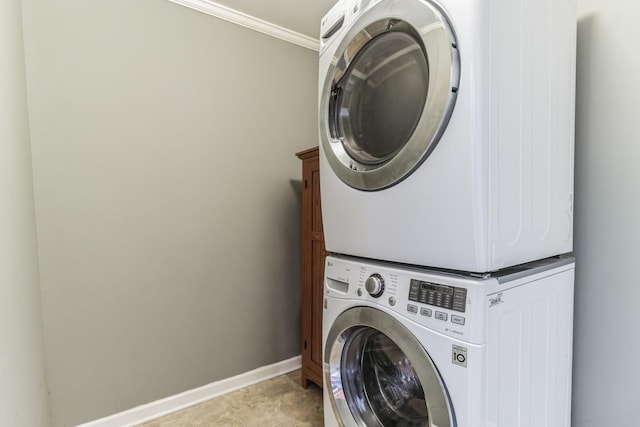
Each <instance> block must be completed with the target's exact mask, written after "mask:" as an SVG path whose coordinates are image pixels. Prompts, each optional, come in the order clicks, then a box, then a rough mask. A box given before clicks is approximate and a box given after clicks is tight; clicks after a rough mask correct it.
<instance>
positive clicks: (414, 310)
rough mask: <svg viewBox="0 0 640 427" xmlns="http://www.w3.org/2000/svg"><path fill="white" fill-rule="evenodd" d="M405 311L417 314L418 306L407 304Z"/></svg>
mask: <svg viewBox="0 0 640 427" xmlns="http://www.w3.org/2000/svg"><path fill="white" fill-rule="evenodd" d="M407 311H408V312H409V313H413V314H418V306H417V305H413V304H407Z"/></svg>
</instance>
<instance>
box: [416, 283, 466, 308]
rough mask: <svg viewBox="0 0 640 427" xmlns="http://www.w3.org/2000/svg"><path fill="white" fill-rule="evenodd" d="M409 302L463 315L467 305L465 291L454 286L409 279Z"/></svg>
mask: <svg viewBox="0 0 640 427" xmlns="http://www.w3.org/2000/svg"><path fill="white" fill-rule="evenodd" d="M409 301H415V302H420V303H422V304H428V305H433V306H435V307H441V308H446V309H448V310H454V311H459V312H462V313H464V311H465V308H466V305H467V290H466V289H465V288H459V287H455V286H449V285H442V284H439V283H431V282H424V281H422V280H417V279H411V282H410V286H409Z"/></svg>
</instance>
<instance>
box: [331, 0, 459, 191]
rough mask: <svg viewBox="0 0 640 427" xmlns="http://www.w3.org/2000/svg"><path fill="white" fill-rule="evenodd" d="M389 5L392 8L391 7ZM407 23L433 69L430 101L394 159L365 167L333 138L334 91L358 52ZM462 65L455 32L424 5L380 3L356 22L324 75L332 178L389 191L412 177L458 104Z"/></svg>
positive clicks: (406, 0)
mask: <svg viewBox="0 0 640 427" xmlns="http://www.w3.org/2000/svg"><path fill="white" fill-rule="evenodd" d="M389 3H393V5H390V4H389ZM398 23H402V24H403V25H404V24H406V25H408V26H409V27H411V28H412V29H413V30H414V31H412V33H415V34H418V35H419V37H420V39H419V40H416V41H417V42H419V43H420V44H421V45H422V46H423V49H424V51H423V54H424V55H425V57H426V60H427V63H428V65H429V79H428V90H427V99H426V101H425V106H424V108H423V111H422V114H421V115H420V119H419V121H418V125H417V126H416V128H415V131H414V132H413V135H412V136H411V137H410V138H409V140H408V141H407V142H406V144H405V145H404V146H403V147H402V148H401V149H400V150H399V151H398V152H397V154H396V155H395V156H393V157H392V158H391V159H389V160H387V161H384V162H382V163H379V164H370V163H364V162H360V161H358V160H356V159H355V158H353V157H352V156H350V155H349V153H348V152H347V150H346V149H345V148H344V146H343V141H342V139H341V138H339V137H334V136H335V135H333V136H332V132H331V126H333V125H332V123H331V119H330V118H329V109H330V102H331V92H332V89H333V87H334V85H335V84H336V83H337V82H339V81H340V79H341V78H342V77H343V76H344V74H345V73H346V71H347V70H348V69H349V66H350V65H351V63H352V61H353V60H354V58H355V57H356V55H357V53H358V52H360V51H361V50H362V48H364V47H365V46H366V45H367V44H368V43H369V42H370V41H371V40H373V39H374V38H375V37H377V36H379V35H382V34H384V33H386V32H389V31H395V30H394V26H395V27H397V24H398ZM459 76H460V66H459V58H458V50H457V45H456V41H455V36H454V34H453V30H452V29H451V26H450V24H449V22H448V20H447V18H446V17H445V15H444V13H443V12H441V11H440V9H438V8H437V7H436V6H435V5H433V4H432V3H430V2H428V1H426V0H403V1H402V2H377V3H374V4H373V5H372V6H370V7H369V8H368V9H366V10H365V11H364V12H363V13H362V14H361V15H360V16H359V17H358V19H357V20H356V22H355V24H354V26H353V27H352V28H351V29H350V30H349V31H348V32H347V33H346V35H345V37H344V38H343V40H342V42H341V43H340V44H339V46H338V48H337V50H336V53H335V56H334V57H333V58H332V60H331V64H330V66H329V69H328V71H327V74H326V76H325V80H324V83H323V86H322V92H321V99H320V108H319V131H320V143H321V144H322V147H323V151H324V153H325V155H326V158H327V161H328V162H329V165H330V166H331V168H332V170H333V171H334V173H335V174H336V175H337V176H338V177H339V178H340V179H341V180H342V181H343V182H344V183H346V184H347V185H349V186H351V187H353V188H356V189H359V190H365V191H374V190H381V189H384V188H388V187H390V186H392V185H394V184H396V183H398V182H400V181H401V180H403V179H404V178H406V177H407V176H409V175H410V174H411V172H413V171H414V170H415V169H416V168H417V167H418V166H419V165H420V164H421V163H422V162H423V161H424V160H425V159H426V158H427V157H428V156H429V154H430V153H431V151H432V150H433V149H434V148H435V146H436V144H437V143H438V141H439V140H440V137H441V136H442V133H443V132H444V129H445V128H446V126H447V124H448V121H449V118H450V117H451V113H452V110H453V106H454V104H455V100H456V92H457V89H458V85H459Z"/></svg>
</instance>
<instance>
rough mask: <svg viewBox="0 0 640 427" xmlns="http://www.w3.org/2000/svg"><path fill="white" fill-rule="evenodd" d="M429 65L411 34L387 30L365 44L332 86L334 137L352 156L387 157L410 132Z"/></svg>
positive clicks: (362, 158)
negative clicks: (339, 140)
mask: <svg viewBox="0 0 640 427" xmlns="http://www.w3.org/2000/svg"><path fill="white" fill-rule="evenodd" d="M428 83H429V68H428V66H427V60H426V58H425V56H424V53H423V51H422V48H421V46H420V45H419V44H418V42H417V41H416V39H415V38H413V37H411V36H409V35H407V34H405V33H402V32H388V33H385V34H382V35H380V36H378V37H376V38H375V39H374V40H372V41H371V42H370V43H368V44H366V45H365V46H364V47H363V48H362V50H361V51H360V52H359V53H358V55H357V56H356V58H355V59H354V60H353V62H352V63H351V66H350V67H349V69H348V70H347V71H346V73H345V75H344V76H343V77H342V78H341V79H340V80H339V81H338V82H337V83H336V84H335V85H334V87H333V88H332V93H333V94H334V95H333V97H332V99H331V105H330V106H329V109H330V110H331V111H332V112H333V111H335V116H334V117H330V119H329V120H332V121H334V125H333V136H334V137H335V138H338V139H341V140H342V141H343V144H344V148H345V150H346V151H347V154H349V156H350V157H352V158H353V159H354V160H356V161H358V162H360V163H364V164H368V165H370V164H379V163H382V162H385V161H387V160H389V159H390V158H391V157H393V156H394V155H395V154H397V153H398V151H399V150H400V149H401V148H402V147H403V146H404V145H405V144H406V143H407V142H408V141H409V138H411V135H413V133H414V131H415V129H416V126H417V124H418V121H419V120H420V115H421V113H422V110H423V109H424V104H425V100H426V98H427V85H428Z"/></svg>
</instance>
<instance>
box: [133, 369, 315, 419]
mask: <svg viewBox="0 0 640 427" xmlns="http://www.w3.org/2000/svg"><path fill="white" fill-rule="evenodd" d="M322 418H323V414H322V390H321V389H320V388H319V387H317V386H316V385H315V384H310V385H309V387H308V388H307V389H306V390H305V389H303V388H302V386H301V385H300V371H299V370H298V371H294V372H291V373H289V374H286V375H281V376H279V377H275V378H272V379H270V380H268V381H264V382H261V383H258V384H254V385H252V386H250V387H246V388H243V389H240V390H237V391H234V392H232V393H229V394H225V395H223V396H220V397H217V398H215V399H211V400H208V401H206V402H203V403H200V404H198V405H195V406H192V407H190V408H186V409H183V410H182V411H179V412H175V413H173V414H170V415H167V416H165V417H162V418H158V419H156V420H153V421H149V422H146V423H144V424H142V425H140V426H138V427H204V426H224V427H227V426H229V427H322V425H323V419H322Z"/></svg>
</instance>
